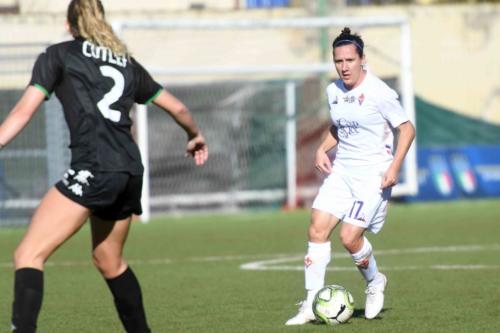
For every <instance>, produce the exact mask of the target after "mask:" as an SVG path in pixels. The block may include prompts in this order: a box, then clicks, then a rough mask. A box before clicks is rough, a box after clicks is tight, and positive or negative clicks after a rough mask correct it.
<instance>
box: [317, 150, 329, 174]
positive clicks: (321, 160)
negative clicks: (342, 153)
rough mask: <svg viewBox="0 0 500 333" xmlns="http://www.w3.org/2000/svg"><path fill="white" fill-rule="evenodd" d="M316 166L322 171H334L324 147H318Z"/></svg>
mask: <svg viewBox="0 0 500 333" xmlns="http://www.w3.org/2000/svg"><path fill="white" fill-rule="evenodd" d="M314 167H315V168H316V170H318V171H320V172H322V173H327V174H330V173H332V162H331V161H330V158H329V157H328V154H327V153H326V152H324V151H323V150H322V149H318V150H317V151H316V161H315V165H314Z"/></svg>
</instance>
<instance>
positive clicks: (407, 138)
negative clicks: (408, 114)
mask: <svg viewBox="0 0 500 333" xmlns="http://www.w3.org/2000/svg"><path fill="white" fill-rule="evenodd" d="M396 130H397V142H396V152H395V153H394V159H393V161H392V163H391V165H390V166H389V168H388V169H387V170H386V172H385V173H384V177H383V179H382V185H381V188H387V187H391V186H394V185H396V184H397V182H398V178H399V170H400V169H401V166H402V165H403V161H404V158H405V156H406V153H408V150H409V149H410V146H411V143H412V142H413V139H414V138H415V127H413V124H412V123H411V121H409V120H408V121H406V122H404V123H402V124H400V125H399V126H398V127H396Z"/></svg>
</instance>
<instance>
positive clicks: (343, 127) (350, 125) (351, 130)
mask: <svg viewBox="0 0 500 333" xmlns="http://www.w3.org/2000/svg"><path fill="white" fill-rule="evenodd" d="M337 133H338V135H339V136H341V137H343V138H348V137H349V135H355V134H358V133H359V123H358V122H357V121H350V120H347V119H344V118H340V119H339V120H338V121H337Z"/></svg>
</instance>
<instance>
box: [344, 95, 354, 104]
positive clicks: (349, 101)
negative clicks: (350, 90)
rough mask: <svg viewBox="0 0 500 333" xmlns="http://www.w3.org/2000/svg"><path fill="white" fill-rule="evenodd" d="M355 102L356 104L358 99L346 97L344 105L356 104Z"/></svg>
mask: <svg viewBox="0 0 500 333" xmlns="http://www.w3.org/2000/svg"><path fill="white" fill-rule="evenodd" d="M354 102H356V97H354V96H344V103H354Z"/></svg>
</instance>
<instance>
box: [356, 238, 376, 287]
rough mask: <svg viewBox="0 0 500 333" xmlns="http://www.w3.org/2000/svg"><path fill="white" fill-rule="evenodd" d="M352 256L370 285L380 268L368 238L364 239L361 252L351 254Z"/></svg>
mask: <svg viewBox="0 0 500 333" xmlns="http://www.w3.org/2000/svg"><path fill="white" fill-rule="evenodd" d="M351 256H352V259H353V260H354V263H355V264H356V266H358V269H359V271H360V273H361V275H363V277H364V278H365V280H366V282H367V283H370V282H371V281H372V280H373V279H374V278H375V277H376V276H377V273H378V268H377V262H376V261H375V257H374V256H373V249H372V245H371V244H370V242H369V241H368V239H367V238H366V237H363V246H362V247H361V250H359V251H358V252H356V253H353V254H351Z"/></svg>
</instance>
